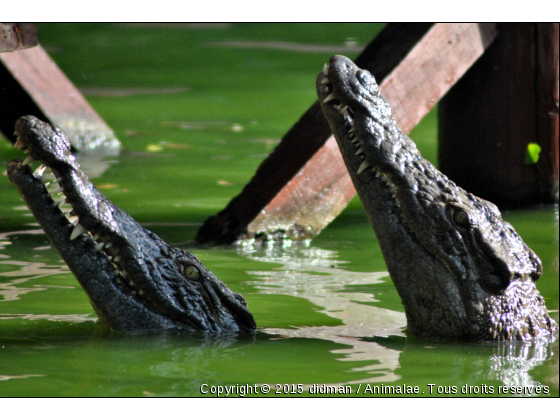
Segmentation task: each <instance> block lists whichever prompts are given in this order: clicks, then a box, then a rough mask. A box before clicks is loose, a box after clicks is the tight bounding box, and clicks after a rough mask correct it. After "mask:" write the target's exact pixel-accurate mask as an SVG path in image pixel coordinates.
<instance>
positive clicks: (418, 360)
mask: <svg viewBox="0 0 560 420" xmlns="http://www.w3.org/2000/svg"><path fill="white" fill-rule="evenodd" d="M379 29H380V27H379V26H375V25H374V26H372V25H328V26H327V25H215V26H212V25H194V26H192V25H172V26H169V27H165V26H161V25H156V24H153V25H120V26H119V25H40V27H39V36H40V39H41V42H42V44H43V45H44V46H45V47H46V49H47V50H48V51H49V52H50V54H51V55H52V56H53V58H54V59H55V60H56V61H57V62H58V63H59V65H60V66H61V68H62V69H63V70H64V71H65V72H66V74H67V75H68V76H69V77H70V79H71V80H72V81H73V82H74V83H75V84H76V85H77V86H78V87H80V88H82V89H83V91H84V93H85V94H86V95H87V98H88V100H89V101H90V103H91V104H92V105H93V106H94V108H95V109H96V110H97V111H98V112H99V113H100V114H101V115H102V116H103V118H104V119H105V120H106V121H107V122H108V123H109V125H110V126H111V127H112V128H113V129H114V130H115V132H116V134H117V136H118V138H119V139H120V140H121V141H122V143H123V146H124V152H123V153H122V154H121V155H120V156H118V157H106V158H103V157H102V158H99V157H95V158H89V160H87V162H86V163H88V164H89V165H90V167H91V168H97V170H96V171H97V173H101V175H99V176H97V177H96V178H95V179H94V180H93V181H94V183H95V184H96V185H97V186H98V187H99V188H100V189H101V190H102V191H103V192H104V193H105V194H106V195H107V196H108V197H109V198H110V199H111V200H113V201H114V202H115V203H116V204H117V205H119V206H120V207H121V208H123V209H124V210H126V211H127V212H129V213H130V214H131V215H132V216H133V217H134V218H135V219H137V220H138V221H139V222H141V223H142V224H143V225H144V226H146V227H148V228H149V229H151V230H153V231H154V232H156V233H157V234H158V235H160V236H162V237H163V238H164V239H165V240H166V241H168V242H169V243H173V244H186V245H184V246H185V247H186V249H188V250H190V251H192V252H194V253H196V255H197V256H198V257H199V258H200V259H201V260H202V261H203V262H204V264H205V265H206V266H207V267H208V268H210V269H211V270H212V271H213V272H214V273H215V274H216V275H217V276H218V277H219V278H220V279H222V280H223V281H224V282H226V283H227V284H228V286H229V287H230V288H232V289H233V290H234V291H236V292H239V293H242V294H243V295H244V296H245V298H246V299H247V301H248V303H249V307H250V309H251V311H252V313H253V314H254V316H255V319H256V321H257V324H258V326H259V331H258V333H257V334H256V336H249V337H236V336H226V337H203V336H180V335H173V334H164V335H156V336H153V335H152V336H123V335H117V334H110V333H107V332H106V331H105V330H104V329H103V328H101V327H100V326H99V325H97V324H96V323H95V319H96V317H95V314H94V313H93V310H92V308H91V306H90V304H89V302H88V299H87V297H86V295H85V294H84V292H83V290H82V289H81V288H80V287H79V285H78V284H77V282H76V280H75V278H74V276H73V275H72V274H71V273H70V272H69V271H68V269H67V267H66V266H65V264H64V263H63V262H62V261H61V257H60V255H59V254H58V253H57V252H56V251H55V250H54V249H52V247H51V246H50V244H49V242H48V240H47V238H46V237H45V236H44V235H43V234H42V232H41V230H40V228H39V227H38V226H37V224H36V223H35V221H34V220H33V218H32V217H31V216H30V214H29V211H28V210H27V209H26V207H25V206H24V204H23V202H22V201H21V199H20V198H19V196H18V194H17V192H16V190H15V189H14V188H13V187H12V185H11V184H10V183H9V181H8V179H7V177H6V176H2V177H0V197H1V201H0V396H53V395H56V396H185V395H193V396H197V395H201V394H200V387H201V385H202V384H209V385H236V384H239V385H247V384H270V385H272V387H273V388H272V391H274V390H275V388H274V384H277V383H279V384H302V386H303V389H304V394H305V395H307V392H308V391H307V390H308V389H309V388H310V387H311V386H312V384H331V385H332V384H343V385H351V386H352V390H353V392H355V391H356V390H357V389H358V386H361V387H362V388H360V389H361V390H362V391H363V389H364V388H363V387H364V385H365V384H377V385H380V384H384V385H403V384H406V385H411V386H418V387H419V389H420V393H422V392H425V394H424V395H430V387H429V386H428V384H435V385H436V387H437V386H441V387H442V388H441V390H442V392H444V393H445V392H451V391H452V387H453V386H455V387H457V389H458V390H457V393H458V394H460V389H461V387H462V386H464V385H469V386H478V387H479V388H474V389H473V392H474V391H476V390H477V389H478V392H479V395H480V394H481V393H482V392H483V389H484V388H483V386H484V385H487V386H493V387H495V389H496V391H497V389H498V387H499V386H505V385H507V386H512V385H526V386H535V385H538V384H539V383H540V384H544V385H546V386H548V387H549V390H550V395H553V396H558V343H555V344H553V345H533V344H530V343H529V344H527V343H522V344H501V345H499V344H480V343H469V344H464V343H448V342H441V341H433V340H431V341H430V340H419V339H414V338H411V337H407V334H406V320H405V316H404V311H403V307H402V304H401V302H400V298H399V296H398V294H397V293H396V290H395V288H394V286H393V284H392V283H391V280H390V278H389V276H388V273H387V269H386V266H385V263H384V261H383V258H382V256H381V252H380V250H379V246H378V243H377V241H376V239H375V236H374V235H373V232H372V230H371V228H370V226H369V223H368V221H367V219H366V217H365V214H364V212H363V209H362V208H361V204H360V203H359V201H358V200H356V199H355V200H354V201H352V202H351V204H350V205H349V206H348V208H347V209H346V210H345V211H344V212H343V213H342V214H341V215H340V217H338V218H337V219H336V220H335V221H334V222H333V223H332V224H331V225H330V226H329V227H327V229H325V231H324V232H322V233H321V235H320V236H319V237H317V238H316V239H315V240H313V241H312V242H310V243H302V244H291V245H290V244H287V245H284V246H265V247H253V246H236V247H230V248H228V247H225V248H215V249H212V248H202V249H193V248H192V246H191V245H189V241H191V240H192V239H193V238H194V236H195V235H196V232H197V230H198V228H199V227H200V224H201V223H202V222H203V221H204V220H205V218H206V217H208V216H210V215H212V214H214V213H216V212H217V211H219V210H221V209H222V208H223V207H224V206H225V205H226V204H227V203H228V201H229V200H230V199H231V198H232V197H233V196H235V195H236V194H238V193H239V192H240V191H241V189H242V188H243V186H244V185H245V184H246V183H247V182H248V180H249V179H250V178H251V176H252V175H253V174H254V171H255V169H256V168H257V166H258V165H259V163H260V162H261V161H262V160H263V158H264V157H266V156H267V154H268V153H270V152H271V151H272V150H273V148H274V147H275V145H276V144H277V143H278V141H279V139H280V138H281V137H282V135H283V134H284V133H285V132H286V130H287V129H288V128H289V127H290V126H291V125H292V124H293V123H294V122H295V121H296V120H297V119H298V118H299V116H300V115H301V114H302V113H303V112H304V111H305V110H306V109H307V108H308V107H309V106H310V104H312V103H313V101H314V100H315V91H314V80H315V76H316V73H317V72H318V70H320V69H321V68H322V65H323V63H324V62H325V61H327V60H328V58H329V56H330V55H332V54H334V53H343V54H346V55H348V56H350V57H355V56H356V55H357V51H359V49H360V47H361V46H363V45H365V44H366V43H367V42H368V41H369V40H370V39H371V38H372V37H373V36H374V35H375V34H376V33H377V32H378V31H379ZM412 136H413V138H414V139H415V140H416V141H417V142H418V144H419V147H420V148H421V150H422V152H423V154H424V156H426V157H427V158H428V159H430V160H432V161H434V159H435V155H436V149H435V147H436V142H435V139H436V137H437V133H436V127H435V115H434V114H433V113H431V114H430V115H428V117H427V118H426V119H425V120H424V121H423V122H422V124H421V125H420V126H419V127H418V128H417V129H416V130H415V131H414V132H413V133H412ZM15 157H20V153H19V152H18V151H15V150H13V148H11V147H10V146H9V145H8V143H7V142H4V141H0V164H1V165H2V166H3V167H6V165H7V162H8V161H9V160H10V159H12V158H15ZM92 161H93V163H94V164H95V165H92V164H91V162H92ZM99 161H101V162H102V163H103V165H102V167H101V168H100V167H99ZM94 172H95V171H94V169H91V170H89V173H90V174H91V173H94ZM505 218H506V219H507V220H508V221H510V222H511V223H512V224H513V225H514V227H515V228H516V229H517V231H518V232H519V233H520V234H521V235H522V236H523V238H524V239H525V241H526V242H527V243H528V244H529V246H531V247H532V248H533V249H534V250H535V251H536V252H537V254H538V255H539V256H540V257H541V259H542V260H543V265H544V270H545V273H544V275H543V276H542V278H541V279H540V280H539V282H538V285H539V289H540V290H541V292H542V294H543V296H544V297H545V299H546V302H547V306H548V308H549V310H551V312H552V315H553V317H554V318H555V319H556V320H558V306H559V304H558V295H559V293H558V242H559V241H558V220H559V217H558V209H554V208H544V209H534V210H524V211H515V212H508V213H506V214H505ZM436 389H437V388H436ZM436 389H434V390H433V394H432V395H438V394H437V390H436ZM207 395H209V394H207ZM444 395H445V394H444ZM508 395H509V394H508Z"/></svg>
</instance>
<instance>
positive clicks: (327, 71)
mask: <svg viewBox="0 0 560 420" xmlns="http://www.w3.org/2000/svg"><path fill="white" fill-rule="evenodd" d="M323 74H324V75H325V76H326V75H328V74H329V66H327V63H325V65H324V66H323Z"/></svg>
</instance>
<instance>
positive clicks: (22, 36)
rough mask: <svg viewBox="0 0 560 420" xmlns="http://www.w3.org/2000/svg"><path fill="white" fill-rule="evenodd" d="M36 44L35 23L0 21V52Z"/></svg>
mask: <svg viewBox="0 0 560 420" xmlns="http://www.w3.org/2000/svg"><path fill="white" fill-rule="evenodd" d="M36 45H37V25H36V24H35V23H0V52H6V51H16V50H22V49H24V48H31V47H34V46H36Z"/></svg>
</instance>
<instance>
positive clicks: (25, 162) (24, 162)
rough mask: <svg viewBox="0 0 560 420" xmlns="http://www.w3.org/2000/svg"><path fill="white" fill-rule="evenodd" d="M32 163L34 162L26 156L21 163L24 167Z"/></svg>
mask: <svg viewBox="0 0 560 420" xmlns="http://www.w3.org/2000/svg"><path fill="white" fill-rule="evenodd" d="M33 161H34V159H33V158H32V157H31V156H27V157H26V158H25V160H24V161H23V163H22V165H24V166H25V165H29V164H30V163H31V162H33Z"/></svg>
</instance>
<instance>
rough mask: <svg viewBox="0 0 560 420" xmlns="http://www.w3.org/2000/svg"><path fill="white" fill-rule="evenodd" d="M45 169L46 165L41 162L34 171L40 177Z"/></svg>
mask: <svg viewBox="0 0 560 420" xmlns="http://www.w3.org/2000/svg"><path fill="white" fill-rule="evenodd" d="M45 169H47V165H45V164H44V163H41V165H39V167H38V168H37V169H35V173H36V174H37V175H39V176H40V177H42V176H43V173H44V172H45Z"/></svg>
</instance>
